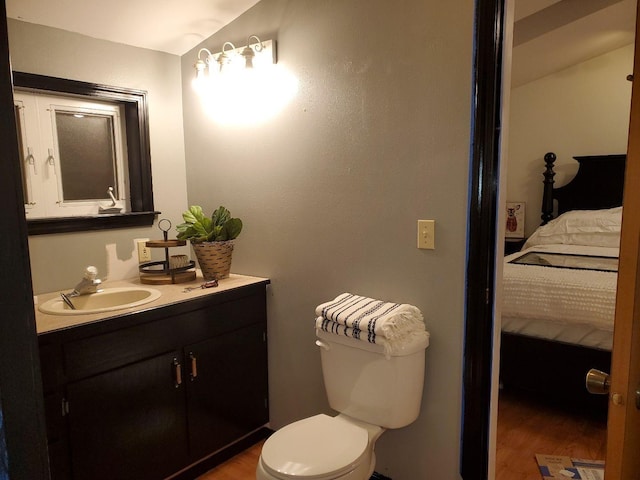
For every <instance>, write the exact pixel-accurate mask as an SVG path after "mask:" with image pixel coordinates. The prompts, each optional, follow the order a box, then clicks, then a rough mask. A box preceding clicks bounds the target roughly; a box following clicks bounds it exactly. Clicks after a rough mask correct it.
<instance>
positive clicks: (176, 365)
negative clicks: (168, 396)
mask: <svg viewBox="0 0 640 480" xmlns="http://www.w3.org/2000/svg"><path fill="white" fill-rule="evenodd" d="M173 368H174V372H175V375H176V377H175V387H176V388H178V387H179V386H180V385H182V365H180V362H179V361H178V359H177V358H176V357H174V358H173Z"/></svg>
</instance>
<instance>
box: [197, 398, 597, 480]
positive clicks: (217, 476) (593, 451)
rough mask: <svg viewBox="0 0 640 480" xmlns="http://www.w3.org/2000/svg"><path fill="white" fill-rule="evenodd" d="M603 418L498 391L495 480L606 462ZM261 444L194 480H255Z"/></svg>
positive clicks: (527, 478) (533, 478)
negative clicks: (580, 462)
mask: <svg viewBox="0 0 640 480" xmlns="http://www.w3.org/2000/svg"><path fill="white" fill-rule="evenodd" d="M606 428H607V426H606V420H605V419H603V418H600V419H597V418H596V419H592V418H588V417H586V416H585V415H583V414H577V413H571V412H567V411H564V410H559V409H557V408H552V407H544V406H542V405H540V404H539V403H536V402H532V401H530V400H528V399H527V398H526V397H523V396H521V395H515V394H512V393H507V392H502V393H501V394H500V401H499V404H498V432H497V446H498V449H497V458H496V480H516V479H517V480H542V477H541V476H540V473H539V471H538V464H537V463H536V459H535V456H534V455H535V454H536V453H541V454H548V455H565V456H568V457H572V458H586V459H591V460H604V458H605V453H606V450H605V445H606V431H607V430H606ZM263 443H264V441H262V442H260V443H258V444H256V445H254V446H253V447H251V448H249V449H248V450H246V451H244V452H243V453H241V454H239V455H236V456H235V457H233V458H231V459H230V460H228V461H226V462H225V463H223V464H221V465H219V466H217V467H216V468H214V469H213V470H210V471H208V472H207V473H206V474H204V475H202V476H201V477H199V478H198V480H255V478H256V477H255V472H256V466H257V464H258V459H259V458H260V451H261V450H262V444H263Z"/></svg>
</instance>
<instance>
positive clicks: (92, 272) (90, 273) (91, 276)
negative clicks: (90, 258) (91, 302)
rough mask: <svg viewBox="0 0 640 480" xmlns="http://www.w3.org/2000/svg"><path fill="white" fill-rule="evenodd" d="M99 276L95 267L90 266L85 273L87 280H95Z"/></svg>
mask: <svg viewBox="0 0 640 480" xmlns="http://www.w3.org/2000/svg"><path fill="white" fill-rule="evenodd" d="M97 276H98V269H97V268H96V267H94V266H93V265H89V266H88V267H87V268H86V270H85V271H84V278H86V279H87V280H95V279H96V277H97Z"/></svg>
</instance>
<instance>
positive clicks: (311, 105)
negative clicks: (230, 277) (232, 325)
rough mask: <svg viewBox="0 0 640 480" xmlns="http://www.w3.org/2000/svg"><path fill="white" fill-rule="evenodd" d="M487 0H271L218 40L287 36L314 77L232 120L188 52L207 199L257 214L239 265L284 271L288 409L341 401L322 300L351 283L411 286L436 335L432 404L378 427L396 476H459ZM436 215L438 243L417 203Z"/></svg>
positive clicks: (302, 69) (193, 154) (299, 65)
mask: <svg viewBox="0 0 640 480" xmlns="http://www.w3.org/2000/svg"><path fill="white" fill-rule="evenodd" d="M472 23H473V2H472V1H470V0H469V1H461V2H441V1H436V0H426V1H418V0H401V1H395V2H392V1H389V0H368V1H365V0H349V1H346V0H323V1H318V0H262V1H261V2H260V3H259V4H257V5H256V6H255V7H253V8H252V9H250V10H249V11H248V12H247V13H245V14H244V15H242V16H241V17H240V18H239V19H238V20H236V21H235V22H233V23H232V24H230V25H229V26H227V27H226V28H224V29H223V30H222V31H221V32H219V33H218V34H216V35H214V36H213V37H211V38H210V39H208V40H206V41H204V42H203V43H202V44H201V45H200V46H199V47H198V48H200V47H207V48H209V49H210V50H212V51H213V52H219V51H220V50H221V47H222V44H223V42H225V41H232V42H234V43H236V44H240V45H243V44H244V43H243V42H245V40H246V38H247V36H248V35H251V34H257V35H260V36H262V37H265V38H266V37H274V38H276V39H277V42H278V59H279V65H280V66H281V67H286V68H287V69H288V70H289V71H290V72H292V73H293V74H294V75H295V76H296V77H297V79H298V82H299V91H298V94H297V96H296V97H295V98H294V99H293V100H292V101H291V103H289V104H288V105H287V106H286V107H285V109H284V110H283V111H282V112H281V113H280V115H279V116H277V117H276V118H273V119H272V120H270V121H268V122H266V123H263V124H261V125H257V126H256V125H253V126H250V125H249V126H229V125H224V124H220V123H216V122H214V121H212V120H211V119H210V118H209V117H207V116H206V115H205V113H204V112H203V108H202V105H201V104H200V103H199V99H198V98H197V96H196V94H195V93H194V91H193V89H192V88H191V87H190V82H191V79H192V78H193V77H194V69H193V64H194V63H195V60H196V54H197V51H198V48H196V49H194V50H193V51H192V52H190V53H188V54H186V55H184V56H183V57H182V74H183V109H184V132H185V154H186V167H187V191H188V199H189V203H190V204H199V205H202V206H203V207H204V208H205V209H206V210H208V211H211V210H213V209H214V208H216V207H217V206H218V205H220V204H223V205H225V206H227V207H228V208H229V209H230V210H231V212H232V213H233V214H234V215H235V216H239V217H241V218H242V219H243V220H244V223H245V230H244V232H243V233H242V234H241V235H240V237H239V239H238V242H237V246H236V250H235V253H234V261H233V271H235V272H237V273H243V274H251V275H259V276H265V277H269V278H270V279H271V281H272V284H271V286H270V288H269V297H268V302H269V303H268V308H269V371H270V401H271V421H272V426H273V427H274V428H279V427H281V426H283V425H285V424H287V423H289V422H291V421H294V420H298V419H300V418H303V417H305V416H309V415H312V414H315V413H318V412H320V411H323V412H330V410H329V408H328V406H327V402H326V399H325V393H324V390H323V384H322V376H321V370H320V362H319V353H318V351H317V347H316V346H315V345H314V332H313V320H314V313H313V312H314V307H315V306H316V305H317V304H318V303H321V302H323V301H325V300H328V299H331V298H333V297H335V296H336V295H338V294H339V293H341V292H344V291H349V292H352V293H358V294H361V295H366V296H371V297H376V298H381V299H386V300H390V301H395V302H406V303H412V304H415V305H416V306H418V307H419V308H420V309H421V310H422V311H423V313H424V315H425V319H426V324H427V328H428V330H429V331H430V332H431V335H432V337H431V338H432V341H431V346H430V347H429V349H428V350H427V365H426V374H425V375H426V378H425V392H424V397H423V404H422V411H421V415H420V417H419V419H418V420H417V421H416V422H415V423H414V424H412V425H411V426H409V427H406V428H403V429H400V430H395V431H389V432H387V433H385V434H384V435H383V436H382V437H381V439H380V440H379V443H378V447H377V449H376V451H377V455H378V465H377V468H376V469H377V470H378V471H379V472H381V473H383V474H385V475H388V476H390V477H392V478H393V479H394V480H416V479H438V480H447V479H457V478H459V474H458V469H459V453H460V448H459V442H460V415H461V382H462V379H461V374H462V351H463V320H464V307H463V305H464V270H465V238H466V219H467V212H466V208H467V186H468V163H469V135H470V111H471V97H470V94H471V77H472V32H473V27H472ZM418 219H435V220H436V250H433V251H427V250H418V249H416V220H418Z"/></svg>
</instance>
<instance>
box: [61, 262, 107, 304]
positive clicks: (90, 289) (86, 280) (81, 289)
mask: <svg viewBox="0 0 640 480" xmlns="http://www.w3.org/2000/svg"><path fill="white" fill-rule="evenodd" d="M97 276H98V269H97V268H96V267H94V266H93V265H90V266H88V267H87V269H86V270H85V272H84V275H83V277H82V280H80V283H78V284H77V285H76V286H75V288H74V289H73V291H72V292H71V293H68V294H67V297H77V296H80V295H88V294H89V293H97V292H101V291H102V289H101V288H99V287H100V284H101V283H102V280H100V279H99V278H96V277H97Z"/></svg>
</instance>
